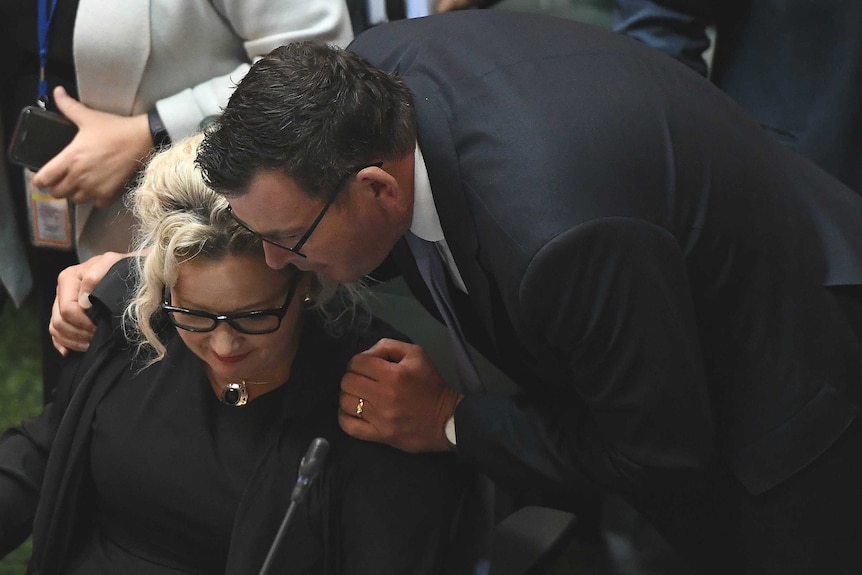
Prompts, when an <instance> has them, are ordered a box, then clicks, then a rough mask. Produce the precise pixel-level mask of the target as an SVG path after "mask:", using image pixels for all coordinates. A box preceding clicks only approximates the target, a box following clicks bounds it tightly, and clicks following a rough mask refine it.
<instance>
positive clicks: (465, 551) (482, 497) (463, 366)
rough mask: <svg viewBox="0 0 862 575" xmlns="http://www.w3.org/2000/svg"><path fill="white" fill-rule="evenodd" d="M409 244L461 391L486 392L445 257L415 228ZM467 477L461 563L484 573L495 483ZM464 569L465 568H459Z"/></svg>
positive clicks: (474, 574)
mask: <svg viewBox="0 0 862 575" xmlns="http://www.w3.org/2000/svg"><path fill="white" fill-rule="evenodd" d="M405 239H406V240H407V245H408V246H410V251H411V252H413V257H414V258H415V259H416V267H417V268H419V273H420V275H421V276H422V279H423V280H424V281H425V285H426V286H427V287H428V291H430V292H431V297H432V298H434V303H435V304H436V305H437V310H438V311H439V312H440V315H441V316H443V321H445V322H446V327H447V328H449V342H450V343H451V345H452V354H453V356H454V359H455V364H456V367H457V369H458V379H459V380H460V389H459V391H461V393H464V394H472V393H482V394H483V393H485V386H484V385H483V384H482V380H481V378H480V377H479V372H478V370H477V369H476V364H475V363H474V362H473V357H472V356H471V355H470V352H469V350H468V349H467V343H466V340H465V339H464V333H463V332H462V331H461V325H460V324H459V323H458V318H457V316H456V315H455V308H454V306H453V304H452V298H451V296H450V295H449V287H448V285H447V284H446V271H445V270H444V269H443V258H442V257H441V256H440V252H439V251H438V250H437V246H436V245H435V244H434V242H429V241H426V240H423V239H422V238H420V237H419V236H417V235H415V234H414V233H413V232H409V231H408V232H407V234H406V235H405ZM462 481H464V490H465V491H464V495H465V499H464V503H463V504H464V508H463V510H462V513H463V514H464V515H463V516H462V519H461V522H460V529H459V532H458V539H459V543H460V546H461V547H460V548H459V549H458V550H457V551H456V554H457V555H458V559H456V563H458V564H459V567H462V568H463V567H464V565H465V564H469V565H470V571H469V575H483V574H484V573H486V572H487V569H488V562H487V559H488V557H490V553H491V551H490V549H491V545H492V543H491V534H492V532H493V528H494V511H493V510H494V486H493V484H492V483H491V481H490V480H489V479H488V478H487V477H486V476H485V475H483V474H481V473H477V472H475V471H473V470H471V469H469V468H464V469H463V473H462ZM458 572H459V573H461V571H458Z"/></svg>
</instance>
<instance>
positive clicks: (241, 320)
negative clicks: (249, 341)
mask: <svg viewBox="0 0 862 575" xmlns="http://www.w3.org/2000/svg"><path fill="white" fill-rule="evenodd" d="M297 283H299V282H298V281H297V279H296V278H295V277H294V278H293V279H292V280H291V283H290V289H288V290H287V297H285V298H284V303H283V304H282V306H281V307H279V308H275V309H258V310H253V311H241V312H237V313H230V314H227V315H220V314H215V313H209V312H206V311H201V310H196V309H186V308H184V307H177V306H174V305H171V293H170V289H169V288H168V287H167V286H165V290H164V296H163V301H162V306H161V307H162V309H163V310H165V313H167V314H168V319H170V320H171V323H172V324H174V325H175V326H176V327H178V328H180V329H184V330H186V331H193V332H195V333H205V332H208V331H213V330H214V329H215V328H216V327H218V324H219V322H222V321H223V322H226V323H227V324H228V325H229V326H231V327H232V328H233V329H235V330H236V331H238V332H240V333H244V334H247V335H264V334H267V333H272V332H274V331H277V330H278V328H280V327H281V320H282V319H284V315H285V314H286V313H287V310H288V308H289V307H290V302H291V300H293V295H294V293H295V292H296V284H297Z"/></svg>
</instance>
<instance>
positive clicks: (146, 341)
mask: <svg viewBox="0 0 862 575" xmlns="http://www.w3.org/2000/svg"><path fill="white" fill-rule="evenodd" d="M201 139H202V134H198V135H195V136H191V137H189V138H186V139H184V140H181V141H178V142H176V143H174V144H173V145H171V146H170V147H168V148H167V149H165V150H164V151H162V152H159V153H157V154H155V155H154V156H153V157H152V158H151V159H150V161H149V163H148V164H147V167H146V169H145V170H144V171H143V173H142V175H141V177H140V179H139V181H138V185H137V187H136V188H135V190H134V191H132V192H131V194H130V195H129V197H128V198H127V203H128V204H129V206H130V209H131V210H132V212H133V214H134V215H135V217H136V219H137V221H138V226H139V227H138V230H137V233H136V237H135V250H136V251H140V253H143V254H146V255H145V256H143V257H139V258H135V259H134V262H135V263H134V265H133V266H132V269H133V274H134V278H135V282H136V290H135V294H134V296H133V299H132V301H131V302H130V303H129V305H128V306H127V307H126V310H125V312H124V322H123V326H124V330H125V332H126V337H127V338H128V339H129V340H130V341H132V342H134V343H136V344H137V346H138V351H139V352H145V353H146V354H147V356H148V361H147V365H149V364H152V363H155V362H157V361H159V360H161V359H162V358H163V357H164V356H165V350H166V348H165V344H164V343H163V342H162V341H161V340H160V339H159V337H158V335H157V334H156V332H155V329H154V327H153V316H154V315H155V314H156V313H157V312H158V311H159V309H160V304H161V301H162V294H163V292H164V288H165V287H166V286H167V287H173V286H174V284H175V283H176V281H177V274H178V267H179V266H180V264H182V263H183V262H186V261H189V260H191V259H192V258H195V257H199V256H203V257H206V258H212V259H219V258H222V257H224V256H226V255H229V254H260V255H261V257H262V254H263V246H262V245H261V240H260V239H259V238H257V237H256V236H255V235H254V234H251V233H249V232H248V231H247V230H245V229H244V228H243V227H242V226H240V225H239V224H237V223H236V221H235V220H234V219H233V218H232V217H231V215H230V213H229V211H228V202H227V200H226V199H225V198H224V196H221V195H219V194H217V193H215V192H214V191H212V190H211V189H210V188H209V187H208V186H207V185H206V184H205V183H204V180H203V177H202V175H201V173H200V171H199V170H198V168H197V167H196V166H195V154H196V150H197V147H198V145H199V144H200V142H201ZM285 273H292V272H288V271H285ZM302 273H309V272H302ZM309 275H311V276H313V277H312V278H311V279H312V282H311V283H312V285H313V293H314V300H315V302H316V307H317V309H318V310H320V311H322V312H324V313H325V312H326V309H327V306H325V305H324V304H326V302H328V301H329V300H330V299H332V297H333V296H334V295H335V294H336V293H341V295H342V299H343V300H344V301H345V302H348V305H347V306H346V307H342V308H341V310H342V312H341V313H339V315H343V311H344V310H345V309H353V306H355V303H354V302H355V301H357V300H356V299H355V297H354V296H355V295H356V294H355V292H356V288H355V287H353V286H348V287H346V288H345V289H339V286H338V285H337V284H335V283H334V282H332V281H331V280H327V279H326V278H323V277H318V276H317V275H316V274H310V273H309ZM330 319H333V318H331V317H330Z"/></svg>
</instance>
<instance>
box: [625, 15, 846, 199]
mask: <svg viewBox="0 0 862 575" xmlns="http://www.w3.org/2000/svg"><path fill="white" fill-rule="evenodd" d="M615 16H616V17H615V24H614V28H615V29H616V30H618V31H620V32H622V33H624V34H627V35H629V36H631V37H632V38H636V39H638V40H641V41H642V42H644V43H646V44H648V45H649V46H652V47H654V48H658V49H659V50H662V51H664V52H666V53H668V54H670V55H671V56H673V57H675V58H677V59H679V60H680V61H682V62H684V63H685V64H686V65H688V66H690V67H691V68H693V69H695V70H697V71H698V72H699V73H701V74H703V75H704V76H706V75H707V73H708V72H709V77H710V79H711V80H712V81H713V82H714V83H715V84H716V85H717V86H718V87H720V88H721V89H722V90H724V91H725V92H727V93H728V94H729V95H730V96H731V97H732V98H733V99H734V100H736V101H737V102H738V103H739V104H740V105H741V106H742V107H743V108H745V109H746V110H747V111H748V113H749V114H751V116H752V117H753V118H755V119H756V120H757V121H758V122H759V123H760V124H761V125H763V126H764V127H765V128H766V129H767V130H769V131H770V132H772V133H773V135H775V136H776V137H777V138H778V139H779V140H781V141H782V142H784V143H785V144H787V145H788V146H790V147H791V148H793V149H795V150H797V151H798V152H800V153H801V154H804V155H805V156H807V157H809V158H811V159H812V160H814V161H815V162H816V163H817V164H818V165H820V166H821V167H822V168H824V169H825V170H827V171H828V172H830V173H832V174H834V175H836V176H837V177H838V178H839V179H841V180H842V181H843V182H844V183H845V184H847V185H848V186H850V187H851V188H853V189H854V190H856V191H857V192H859V193H862V2H859V1H858V0H827V1H825V2H811V1H810V0H783V1H781V2H759V1H755V0H616V13H615ZM710 27H711V28H713V30H714V32H715V46H714V50H713V52H712V62H711V63H712V66H711V69H710V67H708V66H707V62H706V60H705V59H704V52H705V50H706V49H707V48H708V47H709V46H710V43H711V42H710V38H709V37H708V35H707V29H708V28H710Z"/></svg>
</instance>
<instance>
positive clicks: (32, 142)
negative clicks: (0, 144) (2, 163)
mask: <svg viewBox="0 0 862 575" xmlns="http://www.w3.org/2000/svg"><path fill="white" fill-rule="evenodd" d="M77 133H78V126H76V125H75V124H73V123H72V122H71V121H69V120H68V119H66V117H65V116H62V115H60V114H56V113H54V112H48V111H47V110H43V109H42V108H40V107H38V106H27V107H26V108H24V109H23V110H21V113H20V114H19V115H18V123H17V125H16V126H15V132H14V133H13V134H12V143H11V144H9V160H10V161H12V162H14V163H16V164H18V165H20V166H24V167H25V168H30V169H31V170H33V171H38V170H39V169H40V168H41V167H42V166H44V165H45V164H46V163H48V161H49V160H50V159H51V158H53V157H54V156H56V155H57V154H59V153H60V151H61V150H62V149H63V148H65V147H66V146H68V145H69V143H70V142H71V141H72V139H73V138H74V137H75V134H77Z"/></svg>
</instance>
